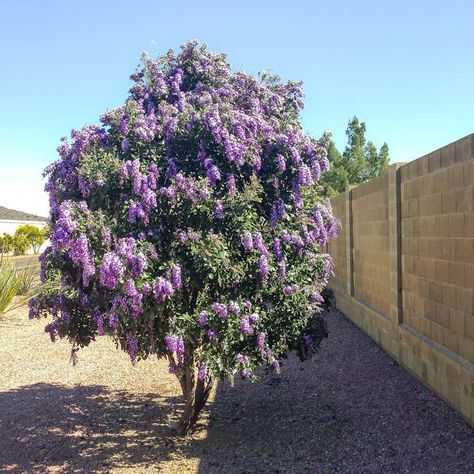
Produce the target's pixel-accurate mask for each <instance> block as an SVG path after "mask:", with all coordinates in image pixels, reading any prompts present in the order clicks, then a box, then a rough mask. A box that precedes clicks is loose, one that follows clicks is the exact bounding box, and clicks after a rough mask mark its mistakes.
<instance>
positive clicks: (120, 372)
mask: <svg viewBox="0 0 474 474" xmlns="http://www.w3.org/2000/svg"><path fill="white" fill-rule="evenodd" d="M328 319H329V328H330V331H331V333H330V338H329V339H328V340H327V341H324V344H323V349H322V350H321V351H320V353H319V354H317V355H316V357H314V358H313V359H312V360H310V361H308V362H305V363H304V364H300V363H299V362H298V361H297V360H295V359H293V358H291V359H290V360H289V361H288V362H287V363H286V364H285V366H284V368H283V371H282V375H281V376H276V375H268V376H266V377H264V378H262V379H261V380H260V381H259V382H258V383H256V384H249V383H243V382H238V383H236V386H235V387H234V388H232V387H230V386H229V384H221V385H220V386H219V388H218V390H217V393H216V395H215V401H214V403H213V404H212V406H211V414H210V417H209V414H208V413H205V414H204V420H203V421H202V422H201V423H200V424H199V426H198V427H197V429H196V430H195V431H194V432H193V434H192V435H191V436H190V437H189V438H188V439H186V440H182V439H179V438H176V437H174V436H172V433H171V432H170V430H169V428H168V426H169V424H170V423H171V422H173V421H175V409H176V408H177V406H178V405H179V404H180V399H179V397H178V394H179V390H178V386H177V383H176V382H175V380H174V378H173V377H171V376H169V375H168V373H167V367H166V364H164V363H161V362H158V361H156V360H149V361H146V362H141V363H139V364H138V365H137V366H136V367H132V366H131V364H130V362H129V359H128V356H127V355H126V354H123V353H121V352H119V351H116V349H115V347H114V346H113V344H111V343H110V341H108V340H107V339H105V338H100V340H99V341H97V342H96V343H94V344H93V345H91V347H89V348H86V349H84V350H82V351H80V352H79V365H77V366H76V367H73V366H72V365H71V364H69V363H68V360H69V349H70V347H69V345H68V343H67V342H59V343H56V344H51V342H50V341H49V338H48V336H47V335H46V334H44V332H43V326H44V321H28V320H27V318H26V310H25V309H24V308H22V309H21V310H16V311H15V312H12V313H8V314H7V315H6V316H2V317H1V318H0V472H35V473H36V472H120V473H121V472H124V473H125V472H129V473H140V472H163V473H170V474H172V473H178V472H179V473H186V472H194V473H195V472H199V473H203V474H204V473H206V474H207V473H256V472H281V473H287V472H288V473H302V472H311V473H313V472H316V473H317V472H348V473H349V472H350V473H353V472H373V473H386V472H397V473H398V472H413V473H425V472H441V473H457V472H459V473H468V472H474V434H473V430H472V429H471V428H470V427H469V426H468V425H467V424H466V423H465V422H464V421H463V420H462V419H461V418H460V417H459V416H458V415H457V414H456V413H455V412H454V411H453V410H451V409H450V408H449V407H448V406H447V405H446V404H445V403H444V402H442V401H441V400H440V399H438V398H437V397H436V396H435V395H433V394H432V393H431V392H430V391H429V390H427V389H426V388H425V387H424V386H423V385H422V384H420V383H419V382H418V381H416V380H415V379H414V378H413V377H411V376H410V375H409V374H408V373H407V372H406V371H404V370H403V369H402V368H400V367H399V366H398V365H397V364H396V363H395V362H394V361H393V360H392V359H390V357H388V356H387V355H386V354H385V353H384V352H383V351H382V350H381V349H380V348H379V347H378V346H376V345H375V344H374V343H373V342H372V341H371V340H370V339H369V338H368V337H367V336H366V335H365V334H363V333H362V332H361V331H359V330H358V329H357V328H356V327H354V326H353V325H352V324H351V323H350V322H349V321H348V320H347V319H346V318H345V317H344V316H342V315H340V314H339V313H333V314H332V315H331V316H330V317H329V318H328Z"/></svg>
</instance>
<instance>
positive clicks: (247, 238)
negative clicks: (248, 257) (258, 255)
mask: <svg viewBox="0 0 474 474" xmlns="http://www.w3.org/2000/svg"><path fill="white" fill-rule="evenodd" d="M242 245H243V246H244V249H245V250H250V249H251V248H252V247H253V240H252V234H251V233H250V232H248V231H245V232H244V233H243V235H242Z"/></svg>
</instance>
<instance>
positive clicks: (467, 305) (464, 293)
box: [454, 286, 473, 314]
mask: <svg viewBox="0 0 474 474" xmlns="http://www.w3.org/2000/svg"><path fill="white" fill-rule="evenodd" d="M454 291H455V294H456V304H455V308H456V309H459V310H461V311H464V312H465V313H466V314H473V312H472V293H473V290H472V289H467V288H459V287H458V286H456V287H455V289H454Z"/></svg>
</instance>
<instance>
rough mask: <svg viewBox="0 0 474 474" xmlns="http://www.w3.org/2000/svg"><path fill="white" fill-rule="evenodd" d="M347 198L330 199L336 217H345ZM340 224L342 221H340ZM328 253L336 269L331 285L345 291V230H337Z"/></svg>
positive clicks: (343, 227) (342, 228) (341, 195)
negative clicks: (337, 236) (336, 235)
mask: <svg viewBox="0 0 474 474" xmlns="http://www.w3.org/2000/svg"><path fill="white" fill-rule="evenodd" d="M346 201H347V197H346V195H344V194H340V195H339V196H336V197H335V198H333V199H332V201H331V205H332V209H333V212H334V214H335V215H336V216H345V215H346V207H347V206H346ZM341 223H342V220H341ZM328 252H329V253H330V254H331V256H332V259H333V263H334V267H335V268H336V269H337V270H336V272H335V275H334V279H333V283H335V284H336V285H338V286H340V287H341V288H342V289H344V290H345V289H346V285H347V262H346V260H347V255H346V228H345V226H341V228H340V229H339V238H337V239H332V240H330V241H329V244H328Z"/></svg>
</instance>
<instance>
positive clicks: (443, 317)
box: [436, 304, 449, 328]
mask: <svg viewBox="0 0 474 474" xmlns="http://www.w3.org/2000/svg"><path fill="white" fill-rule="evenodd" d="M436 322H437V323H438V324H439V325H440V326H443V327H444V328H449V308H447V307H446V306H443V305H441V304H437V305H436Z"/></svg>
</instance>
